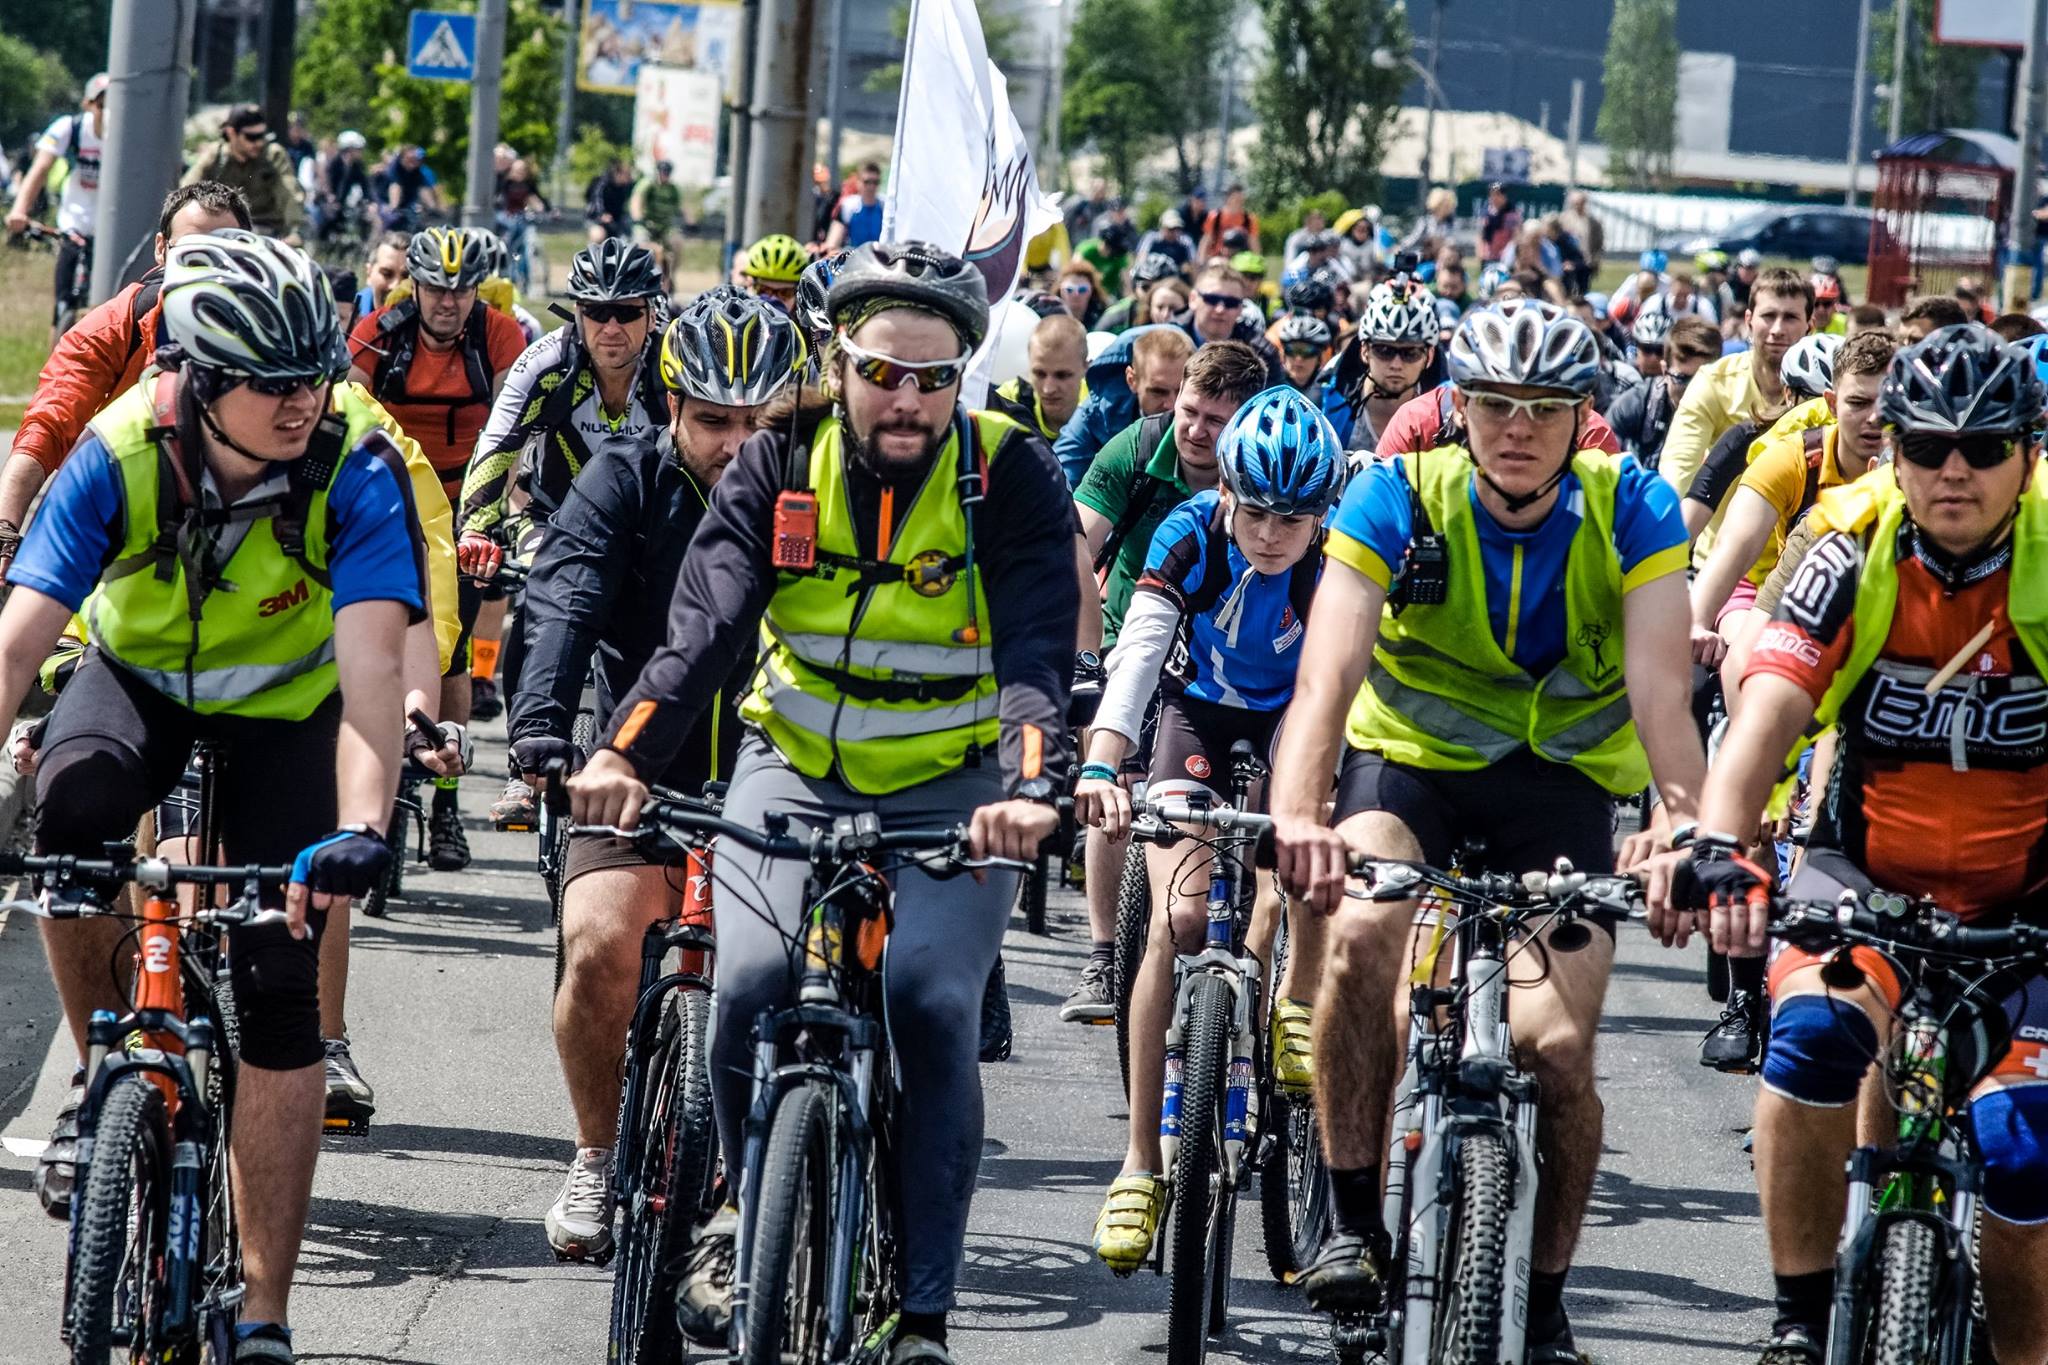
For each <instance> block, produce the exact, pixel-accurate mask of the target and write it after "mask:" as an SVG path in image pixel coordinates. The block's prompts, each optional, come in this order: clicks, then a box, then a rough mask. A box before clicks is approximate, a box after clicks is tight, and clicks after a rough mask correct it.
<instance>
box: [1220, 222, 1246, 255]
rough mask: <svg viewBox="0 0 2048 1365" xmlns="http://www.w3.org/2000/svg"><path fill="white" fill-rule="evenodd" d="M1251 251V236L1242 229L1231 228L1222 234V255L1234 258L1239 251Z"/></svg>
mask: <svg viewBox="0 0 2048 1365" xmlns="http://www.w3.org/2000/svg"><path fill="white" fill-rule="evenodd" d="M1251 249H1252V235H1251V234H1250V233H1249V232H1246V231H1245V230H1244V229H1243V228H1232V229H1230V231H1228V232H1226V233H1224V234H1223V254H1224V255H1226V256H1234V255H1236V254H1237V253H1238V252H1240V251H1250V250H1251Z"/></svg>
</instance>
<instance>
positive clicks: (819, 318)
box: [796, 251, 851, 350]
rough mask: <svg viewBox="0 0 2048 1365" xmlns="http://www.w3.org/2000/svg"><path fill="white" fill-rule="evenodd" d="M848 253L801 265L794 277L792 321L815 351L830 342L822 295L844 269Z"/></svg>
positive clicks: (828, 319)
mask: <svg viewBox="0 0 2048 1365" xmlns="http://www.w3.org/2000/svg"><path fill="white" fill-rule="evenodd" d="M850 254H851V253H849V252H845V251H841V252H838V253H837V254H835V255H831V256H820V257H819V258H818V259H817V260H815V261H812V262H811V263H810V264H809V265H807V266H805V267H804V273H803V274H801V275H799V276H798V277H797V281H796V320H797V322H798V323H799V324H801V325H802V327H803V329H804V331H805V333H807V334H808V335H809V337H810V341H811V346H812V347H813V348H814V349H816V350H823V349H824V348H825V343H826V342H828V341H830V340H831V339H832V314H831V313H830V312H829V311H827V309H826V307H825V296H826V295H827V294H829V293H831V292H832V282H833V281H834V280H836V279H838V278H839V272H840V271H841V270H844V269H845V268H846V258H847V256H848V255H850Z"/></svg>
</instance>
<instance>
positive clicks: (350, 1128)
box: [320, 1114, 370, 1137]
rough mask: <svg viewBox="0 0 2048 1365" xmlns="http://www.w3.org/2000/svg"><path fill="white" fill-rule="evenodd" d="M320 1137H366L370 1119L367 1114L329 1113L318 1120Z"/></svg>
mask: <svg viewBox="0 0 2048 1365" xmlns="http://www.w3.org/2000/svg"><path fill="white" fill-rule="evenodd" d="M320 1135H321V1136H322V1137H368V1136H369V1135H370V1119H369V1116H368V1115H363V1116H361V1117H358V1116H356V1115H353V1114H329V1115H328V1116H327V1117H326V1118H324V1119H322V1120H321V1121H320Z"/></svg>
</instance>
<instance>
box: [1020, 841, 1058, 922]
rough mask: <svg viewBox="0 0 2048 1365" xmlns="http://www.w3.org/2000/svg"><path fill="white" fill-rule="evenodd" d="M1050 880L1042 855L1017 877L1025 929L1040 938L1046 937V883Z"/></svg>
mask: <svg viewBox="0 0 2048 1365" xmlns="http://www.w3.org/2000/svg"><path fill="white" fill-rule="evenodd" d="M1050 880H1051V876H1050V874H1049V873H1048V872H1047V871H1046V864H1045V859H1044V857H1042V856H1041V857H1040V858H1038V859H1037V860H1036V861H1035V862H1033V863H1032V865H1031V870H1030V871H1029V872H1026V873H1025V874H1024V875H1023V876H1021V877H1019V878H1018V879H1017V908H1018V909H1019V910H1021V911H1023V912H1024V930H1025V932H1026V933H1031V934H1037V935H1038V936H1039V937H1040V938H1043V937H1045V895H1046V883H1047V882H1048V881H1050Z"/></svg>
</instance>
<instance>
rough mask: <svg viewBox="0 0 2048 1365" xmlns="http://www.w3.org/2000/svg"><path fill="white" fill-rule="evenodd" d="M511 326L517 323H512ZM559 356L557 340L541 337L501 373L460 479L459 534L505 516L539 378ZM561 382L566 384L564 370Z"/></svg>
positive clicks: (535, 412)
mask: <svg viewBox="0 0 2048 1365" xmlns="http://www.w3.org/2000/svg"><path fill="white" fill-rule="evenodd" d="M514 325H515V326H516V325H517V324H514ZM560 358H561V343H560V342H558V341H556V340H555V339H554V337H553V336H552V335H549V336H544V337H542V338H541V339H540V340H539V341H536V342H535V343H533V345H531V346H528V347H527V348H525V350H523V351H522V352H521V353H520V354H519V356H518V358H517V359H515V360H514V361H513V362H512V366H511V369H510V370H508V371H507V372H506V374H505V383H504V386H503V387H502V388H500V389H499V390H498V396H497V397H496V398H495V399H493V400H492V402H491V415H490V416H489V417H488V418H486V419H485V420H484V429H483V431H482V433H481V434H479V435H478V437H477V440H476V450H475V452H474V453H473V454H472V455H471V456H470V460H469V470H468V472H467V473H465V474H464V475H463V479H462V506H461V508H460V509H459V510H458V512H457V514H456V529H457V532H458V533H462V532H470V531H476V532H480V533H488V532H489V531H490V530H491V528H492V527H494V526H496V525H497V524H498V523H499V522H500V521H503V520H504V519H505V497H506V495H507V493H508V492H510V490H511V486H512V467H513V466H514V465H516V464H518V463H519V452H520V449H521V447H523V446H524V445H525V444H526V442H527V439H528V438H529V437H531V436H532V435H533V424H534V420H535V419H536V418H537V417H539V415H540V409H541V405H542V402H543V399H544V398H545V395H544V394H543V393H542V392H541V391H540V380H541V377H542V376H543V375H544V374H546V373H547V372H548V370H549V369H550V368H551V367H552V366H553V365H554V364H555V363H556V362H557V361H559V360H560ZM562 382H563V383H564V384H566V383H568V382H569V376H568V374H567V373H566V372H565V373H564V374H563V375H562Z"/></svg>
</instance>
